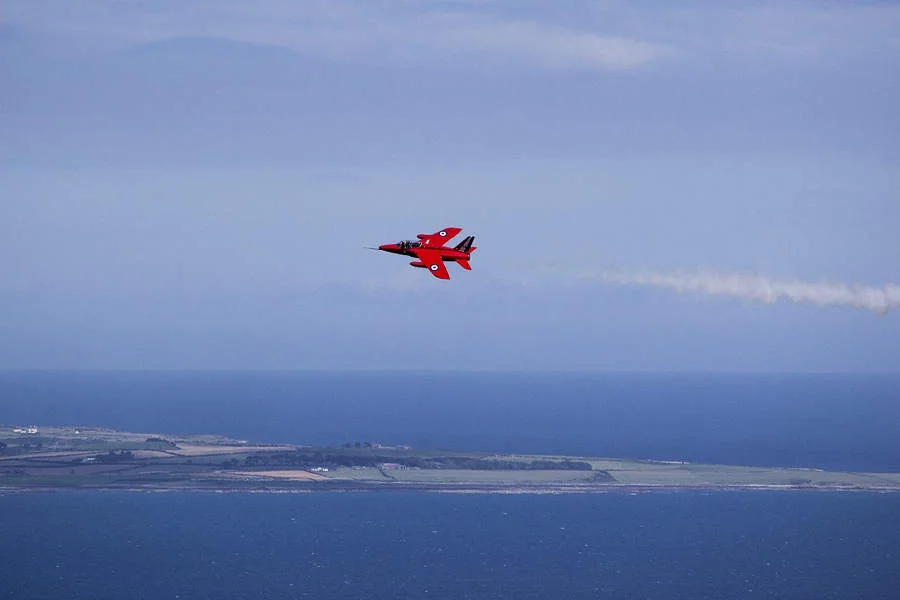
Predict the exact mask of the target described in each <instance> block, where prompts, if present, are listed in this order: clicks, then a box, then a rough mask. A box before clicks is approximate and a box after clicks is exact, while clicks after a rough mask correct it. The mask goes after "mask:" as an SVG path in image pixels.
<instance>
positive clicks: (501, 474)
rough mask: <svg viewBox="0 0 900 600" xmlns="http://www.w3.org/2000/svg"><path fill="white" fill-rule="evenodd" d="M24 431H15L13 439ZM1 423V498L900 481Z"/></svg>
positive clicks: (838, 485) (899, 484)
mask: <svg viewBox="0 0 900 600" xmlns="http://www.w3.org/2000/svg"><path fill="white" fill-rule="evenodd" d="M16 429H20V431H16ZM21 429H23V428H21V427H18V428H17V427H13V426H0V490H3V489H5V490H40V489H146V490H268V491H278V490H333V489H342V490H348V489H349V490H366V489H420V490H428V491H441V490H451V491H454V490H456V491H458V490H472V491H491V492H502V491H526V492H527V491H533V492H540V491H553V492H560V491H579V492H585V491H614V490H653V489H796V490H810V489H819V490H871V491H900V473H842V472H826V471H821V470H817V469H803V468H792V469H785V468H767V467H747V466H731V465H709V464H689V463H682V462H666V461H650V460H625V459H614V458H596V457H570V456H545V455H527V454H516V455H500V454H487V453H477V452H442V451H438V450H425V451H420V450H413V449H409V448H396V447H392V448H385V447H381V446H366V447H355V446H354V447H348V446H340V447H307V446H295V445H272V444H268V445H267V444H251V443H247V442H245V441H241V440H233V439H229V438H226V437H222V436H216V435H189V436H185V435H175V436H173V435H165V434H159V433H149V434H148V433H132V432H123V431H115V430H110V429H97V428H75V427H38V428H36V429H37V431H34V430H32V431H31V432H25V433H23V432H22V431H21Z"/></svg>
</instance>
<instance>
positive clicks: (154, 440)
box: [147, 437, 178, 449]
mask: <svg viewBox="0 0 900 600" xmlns="http://www.w3.org/2000/svg"><path fill="white" fill-rule="evenodd" d="M147 443H148V444H153V445H154V446H161V447H163V448H173V449H174V448H178V445H177V444H175V442H172V441H170V440H167V439H166V438H161V437H148V438H147Z"/></svg>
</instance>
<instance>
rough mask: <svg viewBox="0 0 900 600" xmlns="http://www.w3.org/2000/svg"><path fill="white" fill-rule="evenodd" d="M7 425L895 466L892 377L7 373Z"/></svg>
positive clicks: (899, 396) (895, 379) (898, 406)
mask: <svg viewBox="0 0 900 600" xmlns="http://www.w3.org/2000/svg"><path fill="white" fill-rule="evenodd" d="M4 422H5V423H21V424H26V423H35V424H39V425H40V424H59V425H82V426H88V425H94V426H107V427H114V428H120V429H126V430H132V431H143V432H159V433H173V434H176V433H221V434H225V435H229V436H233V437H237V438H240V439H248V440H252V441H273V442H292V443H304V444H325V445H329V444H330V445H336V444H341V443H343V442H346V441H357V440H358V441H381V442H385V443H395V444H409V445H412V446H414V447H417V448H440V449H472V450H485V451H501V452H535V453H561V454H577V455H591V456H616V457H635V458H658V459H683V460H689V461H704V462H716V463H731V464H745V465H762V466H809V467H819V468H825V469H837V470H854V471H898V470H900V376H898V375H881V376H875V375H699V374H698V375H681V374H678V375H675V374H576V373H571V374H547V373H439V372H431V373H427V372H426V373H416V372H410V373H377V372H376V373H365V372H356V373H315V372H313V373H304V372H237V373H227V372H149V373H148V372H135V373H131V372H81V373H78V372H62V373H59V372H56V373H54V372H19V373H15V372H5V373H0V423H4Z"/></svg>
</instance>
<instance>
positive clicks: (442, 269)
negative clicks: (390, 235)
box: [373, 227, 475, 279]
mask: <svg viewBox="0 0 900 600" xmlns="http://www.w3.org/2000/svg"><path fill="white" fill-rule="evenodd" d="M460 231H462V229H460V228H459V227H447V228H446V229H441V230H440V231H438V232H437V233H432V234H427V233H420V234H419V235H418V236H416V237H418V238H419V241H417V242H414V241H412V240H403V241H402V242H399V243H397V244H384V245H382V246H378V249H379V250H384V251H385V252H391V253H393V254H404V255H406V256H414V257H415V258H416V260H414V261H412V262H411V263H409V264H411V265H412V266H414V267H421V268H423V269H424V268H427V269H428V270H429V271H431V274H432V275H434V276H435V277H437V278H438V279H450V273H448V272H447V267H446V265H444V262H455V263H457V264H458V265H459V266H461V267H462V268H463V269H465V270H467V271H471V270H472V267H470V266H469V256H470V255H471V254H472V253H473V252H475V246H473V245H472V242H474V241H475V236H474V235H470V236H468V237H466V238H465V239H464V240H463V241H461V242H460V243H458V244H457V245H456V246H454V247H453V248H447V247H446V246H445V245H444V244H446V243H447V242H449V241H450V240H451V239H452V238H453V237H455V236H456V235H457V234H459V232H460ZM373 250H374V248H373Z"/></svg>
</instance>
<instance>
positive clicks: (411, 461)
mask: <svg viewBox="0 0 900 600" xmlns="http://www.w3.org/2000/svg"><path fill="white" fill-rule="evenodd" d="M382 463H394V464H399V465H403V466H405V467H408V468H420V469H472V470H479V471H499V470H503V471H527V470H537V469H547V470H572V471H590V470H592V467H591V464H590V463H589V462H586V461H579V460H569V459H566V460H546V459H536V460H530V461H523V460H501V459H496V458H477V457H471V456H433V457H427V458H426V457H421V456H383V455H378V454H366V455H360V454H344V453H341V452H322V451H315V452H309V451H304V450H297V451H294V452H274V453H265V454H251V455H250V456H247V457H246V458H245V459H244V460H243V463H242V462H241V461H239V460H237V459H231V460H228V461H226V462H225V465H224V466H225V467H232V468H237V467H240V466H244V467H274V466H278V467H299V468H307V469H308V468H312V467H329V468H335V467H376V466H378V465H379V464H382Z"/></svg>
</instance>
